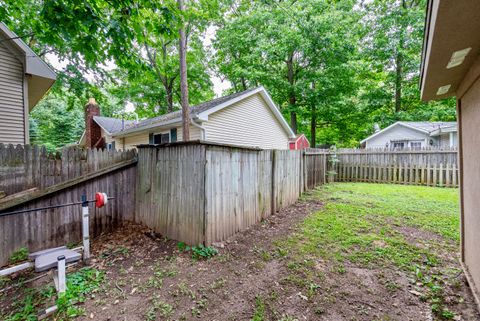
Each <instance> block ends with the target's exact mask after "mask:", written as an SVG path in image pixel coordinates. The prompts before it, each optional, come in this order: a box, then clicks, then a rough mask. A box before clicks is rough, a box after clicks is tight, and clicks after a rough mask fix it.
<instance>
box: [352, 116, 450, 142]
mask: <svg viewBox="0 0 480 321" xmlns="http://www.w3.org/2000/svg"><path fill="white" fill-rule="evenodd" d="M360 144H361V146H362V147H364V148H391V149H402V148H413V149H416V148H425V147H449V148H450V147H456V146H457V123H456V122H412V121H398V122H396V123H394V124H392V125H390V126H388V127H386V128H384V129H382V130H377V131H376V132H375V133H374V134H372V135H371V136H369V137H367V138H365V139H364V140H362V141H361V142H360Z"/></svg>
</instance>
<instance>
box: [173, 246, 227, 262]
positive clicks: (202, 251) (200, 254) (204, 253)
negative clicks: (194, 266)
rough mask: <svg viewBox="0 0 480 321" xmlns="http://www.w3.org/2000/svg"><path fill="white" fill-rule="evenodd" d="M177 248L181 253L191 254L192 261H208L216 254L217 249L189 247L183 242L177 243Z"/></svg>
mask: <svg viewBox="0 0 480 321" xmlns="http://www.w3.org/2000/svg"><path fill="white" fill-rule="evenodd" d="M177 247H178V249H179V250H180V251H181V252H191V253H192V259H194V260H198V259H209V258H211V257H213V256H215V255H217V254H218V251H217V249H215V248H213V247H211V246H204V245H203V244H200V245H198V246H192V247H190V246H188V245H186V244H185V243H183V242H178V243H177Z"/></svg>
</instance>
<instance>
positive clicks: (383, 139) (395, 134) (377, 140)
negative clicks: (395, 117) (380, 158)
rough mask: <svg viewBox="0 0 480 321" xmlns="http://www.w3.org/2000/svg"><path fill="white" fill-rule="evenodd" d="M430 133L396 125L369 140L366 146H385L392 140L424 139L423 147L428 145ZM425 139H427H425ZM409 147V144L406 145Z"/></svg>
mask: <svg viewBox="0 0 480 321" xmlns="http://www.w3.org/2000/svg"><path fill="white" fill-rule="evenodd" d="M429 138H430V137H429V135H428V134H425V133H422V132H419V131H418V130H414V129H411V128H408V127H405V126H402V125H396V126H393V127H392V128H390V129H388V130H386V131H384V132H383V133H380V134H379V135H377V136H375V137H373V138H371V139H369V140H367V144H366V147H367V148H377V147H378V148H385V147H386V144H387V143H388V144H389V147H391V146H390V141H392V140H399V139H405V140H422V147H425V146H426V142H428V139H429ZM425 139H427V140H426V141H425ZM405 147H408V146H405Z"/></svg>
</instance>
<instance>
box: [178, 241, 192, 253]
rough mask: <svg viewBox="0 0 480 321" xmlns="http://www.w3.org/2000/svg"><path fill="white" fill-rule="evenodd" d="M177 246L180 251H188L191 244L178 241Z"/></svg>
mask: <svg viewBox="0 0 480 321" xmlns="http://www.w3.org/2000/svg"><path fill="white" fill-rule="evenodd" d="M177 248H178V250H179V251H180V252H186V251H188V250H187V249H189V246H188V245H187V244H185V243H183V242H178V243H177Z"/></svg>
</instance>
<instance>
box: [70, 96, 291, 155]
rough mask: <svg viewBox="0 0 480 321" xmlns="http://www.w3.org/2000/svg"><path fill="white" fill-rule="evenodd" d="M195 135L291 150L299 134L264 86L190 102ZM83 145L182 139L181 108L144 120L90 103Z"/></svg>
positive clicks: (118, 145)
mask: <svg viewBox="0 0 480 321" xmlns="http://www.w3.org/2000/svg"><path fill="white" fill-rule="evenodd" d="M190 116H191V121H190V140H203V141H208V142H213V143H222V144H231V145H239V146H246V147H259V148H262V149H288V148H289V139H291V138H295V134H294V133H293V131H292V129H291V128H290V126H289V125H288V123H287V121H286V120H285V118H283V116H282V114H281V113H280V111H279V110H278V108H277V107H276V106H275V104H274V102H273V101H272V99H271V98H270V95H269V94H268V93H267V91H266V90H265V88H263V87H257V88H253V89H248V90H245V91H242V92H239V93H235V94H232V95H228V96H224V97H220V98H216V99H213V100H211V101H208V102H205V103H202V104H199V105H196V106H192V107H190ZM85 119H86V128H85V133H84V135H82V138H81V139H80V142H79V145H82V146H87V147H97V148H100V147H101V148H103V147H107V148H116V149H131V148H135V146H136V145H141V144H163V143H169V142H177V141H182V140H183V137H182V112H181V110H178V111H174V112H172V113H169V114H165V115H162V116H158V117H155V118H150V119H145V120H142V121H138V122H135V121H122V120H121V119H117V118H107V117H100V110H99V108H98V105H96V103H94V101H91V102H90V103H89V104H88V105H87V108H86V116H85Z"/></svg>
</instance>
